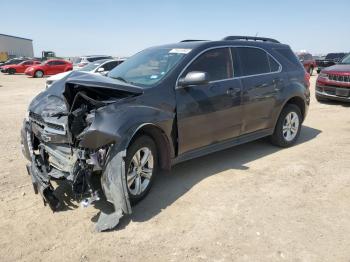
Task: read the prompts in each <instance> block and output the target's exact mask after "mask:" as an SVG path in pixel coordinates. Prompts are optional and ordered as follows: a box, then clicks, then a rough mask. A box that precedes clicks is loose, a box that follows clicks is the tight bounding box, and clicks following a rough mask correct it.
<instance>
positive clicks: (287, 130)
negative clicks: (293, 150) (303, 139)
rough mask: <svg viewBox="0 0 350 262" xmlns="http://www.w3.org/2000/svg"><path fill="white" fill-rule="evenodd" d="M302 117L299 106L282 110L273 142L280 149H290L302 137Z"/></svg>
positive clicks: (289, 105)
mask: <svg viewBox="0 0 350 262" xmlns="http://www.w3.org/2000/svg"><path fill="white" fill-rule="evenodd" d="M301 123H302V116H301V112H300V109H299V107H298V106H296V105H293V104H288V105H286V106H285V107H284V109H283V110H282V112H281V114H280V116H279V118H278V121H277V124H276V127H275V131H274V133H273V135H272V136H271V142H272V144H274V145H277V146H280V147H290V146H292V145H293V144H295V142H296V141H297V139H298V137H299V135H300V129H301Z"/></svg>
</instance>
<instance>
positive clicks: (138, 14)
mask: <svg viewBox="0 0 350 262" xmlns="http://www.w3.org/2000/svg"><path fill="white" fill-rule="evenodd" d="M118 2H119V3H118ZM0 8H1V21H2V22H1V26H0V33H3V34H9V35H17V36H22V37H27V38H31V39H33V40H34V52H35V54H36V55H39V54H40V52H41V50H53V51H56V54H57V55H59V56H74V55H84V54H111V55H120V56H128V55H131V54H133V53H135V52H137V51H139V50H141V49H144V48H146V47H149V46H152V45H157V44H164V43H172V42H177V41H179V40H181V39H188V38H191V39H212V40H215V39H221V38H223V37H224V36H227V35H255V34H256V33H258V35H259V36H266V37H273V38H276V39H278V40H280V41H281V42H283V43H287V44H289V45H291V47H292V48H293V49H294V50H295V51H298V50H302V49H303V50H308V51H310V52H313V53H327V52H331V51H350V14H349V10H350V1H349V0H333V1H329V0H328V1H324V0H318V1H317V0H316V1H301V0H295V1H290V0H280V1H277V0H271V1H264V0H250V1H234V0H214V1H205V0H202V1H194V0H192V1H191V0H187V1H185V0H178V1H175V0H173V1H166V0H148V1H141V0H140V1H136V0H128V1H112V0H107V1H103V0H101V1H98V0H70V1H67V0H60V1H59V0H56V1H53V0H50V1H44V0H42V1H40V0H32V1H20V0H18V1H14V0H12V1H1V5H0Z"/></svg>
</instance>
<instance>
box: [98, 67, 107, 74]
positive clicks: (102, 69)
mask: <svg viewBox="0 0 350 262" xmlns="http://www.w3.org/2000/svg"><path fill="white" fill-rule="evenodd" d="M104 71H105V69H104V68H103V67H100V68H99V69H97V72H99V73H101V72H104Z"/></svg>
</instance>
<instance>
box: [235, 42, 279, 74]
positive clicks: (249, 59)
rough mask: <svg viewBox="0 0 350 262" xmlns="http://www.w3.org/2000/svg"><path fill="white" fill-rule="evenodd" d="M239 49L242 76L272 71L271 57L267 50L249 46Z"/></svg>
mask: <svg viewBox="0 0 350 262" xmlns="http://www.w3.org/2000/svg"><path fill="white" fill-rule="evenodd" d="M237 51H238V54H239V58H240V64H241V71H242V72H241V76H249V75H258V74H265V73H270V72H271V70H270V59H269V56H268V54H267V53H266V52H265V51H263V50H261V49H258V48H249V47H239V48H237ZM272 64H273V63H272ZM274 71H277V70H274Z"/></svg>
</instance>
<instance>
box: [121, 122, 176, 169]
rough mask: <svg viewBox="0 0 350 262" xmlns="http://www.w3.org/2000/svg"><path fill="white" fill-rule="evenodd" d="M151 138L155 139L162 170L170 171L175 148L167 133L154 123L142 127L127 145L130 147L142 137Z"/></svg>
mask: <svg viewBox="0 0 350 262" xmlns="http://www.w3.org/2000/svg"><path fill="white" fill-rule="evenodd" d="M143 135H146V136H149V137H150V138H152V139H153V141H154V143H155V144H156V147H157V152H158V161H159V166H160V168H162V169H164V170H170V169H171V156H172V154H173V148H172V146H171V143H170V141H169V139H168V138H167V135H166V134H165V132H164V131H163V130H162V129H161V128H160V127H158V126H157V125H155V124H152V123H146V124H142V125H140V126H139V127H138V128H137V129H136V130H135V132H134V133H133V135H132V136H131V138H130V139H129V142H128V143H127V147H126V148H129V146H130V145H131V144H132V143H133V142H134V141H135V140H136V139H137V138H138V137H140V136H143Z"/></svg>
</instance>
